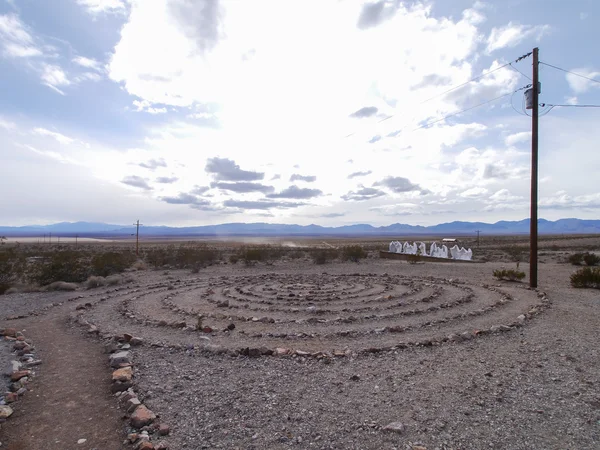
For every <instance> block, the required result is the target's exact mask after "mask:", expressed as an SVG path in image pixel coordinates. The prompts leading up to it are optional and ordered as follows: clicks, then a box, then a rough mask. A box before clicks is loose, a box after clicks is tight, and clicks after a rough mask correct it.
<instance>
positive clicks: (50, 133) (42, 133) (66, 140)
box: [33, 128, 75, 144]
mask: <svg viewBox="0 0 600 450" xmlns="http://www.w3.org/2000/svg"><path fill="white" fill-rule="evenodd" d="M33 133H34V134H37V135H39V136H48V137H51V138H53V139H56V140H57V141H58V142H60V143H61V144H71V143H73V142H74V141H75V139H72V138H70V137H68V136H65V135H64V134H60V133H57V132H56V131H50V130H47V129H45V128H34V129H33Z"/></svg>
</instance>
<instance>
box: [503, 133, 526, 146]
mask: <svg viewBox="0 0 600 450" xmlns="http://www.w3.org/2000/svg"><path fill="white" fill-rule="evenodd" d="M530 140H531V133H530V132H529V131H521V132H519V133H514V134H510V135H508V136H507V137H506V138H505V139H504V143H505V144H506V145H509V146H512V145H515V144H518V143H520V142H529V141H530Z"/></svg>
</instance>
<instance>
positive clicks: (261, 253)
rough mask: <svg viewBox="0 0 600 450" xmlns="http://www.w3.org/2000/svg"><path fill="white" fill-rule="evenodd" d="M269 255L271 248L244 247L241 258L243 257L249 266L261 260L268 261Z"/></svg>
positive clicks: (241, 250)
mask: <svg viewBox="0 0 600 450" xmlns="http://www.w3.org/2000/svg"><path fill="white" fill-rule="evenodd" d="M269 257H270V255H269V249H268V248H267V247H254V248H247V247H242V248H241V249H240V259H242V260H243V261H244V263H245V264H246V265H247V266H249V265H252V264H255V263H257V262H259V261H267V260H268V259H269Z"/></svg>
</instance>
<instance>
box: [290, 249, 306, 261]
mask: <svg viewBox="0 0 600 450" xmlns="http://www.w3.org/2000/svg"><path fill="white" fill-rule="evenodd" d="M287 256H288V257H289V258H290V259H301V258H304V252H303V251H302V250H297V249H294V250H292V251H290V252H289V253H288V254H287Z"/></svg>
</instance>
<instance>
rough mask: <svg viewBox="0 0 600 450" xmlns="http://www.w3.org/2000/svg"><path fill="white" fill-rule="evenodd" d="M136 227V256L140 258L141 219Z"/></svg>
mask: <svg viewBox="0 0 600 450" xmlns="http://www.w3.org/2000/svg"><path fill="white" fill-rule="evenodd" d="M134 225H135V255H136V256H140V225H142V224H141V223H140V221H139V219H138V220H137V222H136V223H134Z"/></svg>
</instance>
